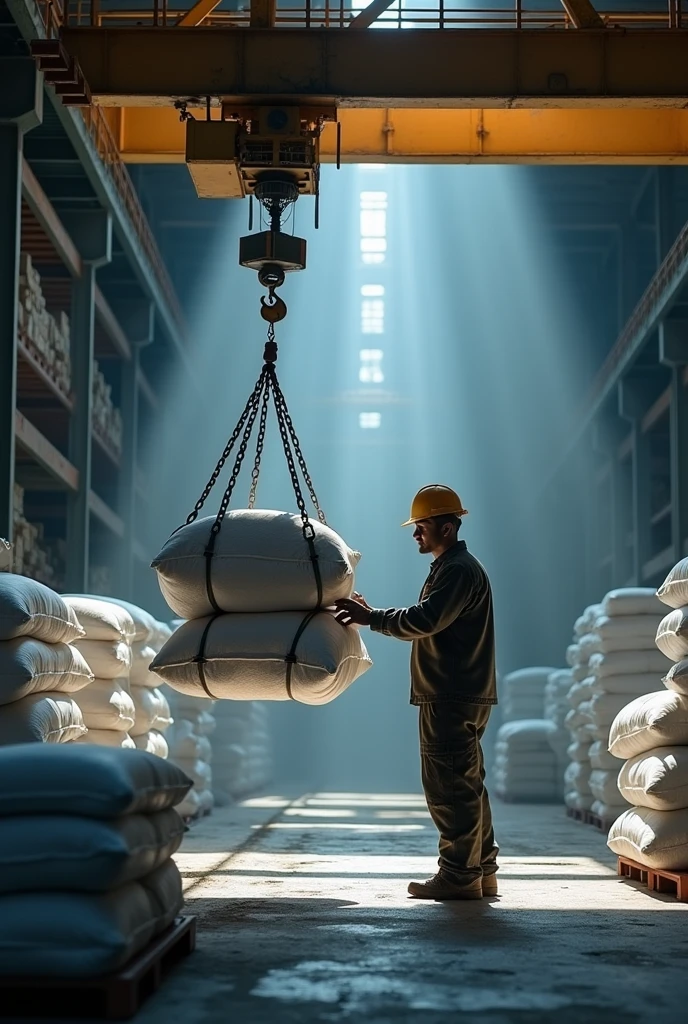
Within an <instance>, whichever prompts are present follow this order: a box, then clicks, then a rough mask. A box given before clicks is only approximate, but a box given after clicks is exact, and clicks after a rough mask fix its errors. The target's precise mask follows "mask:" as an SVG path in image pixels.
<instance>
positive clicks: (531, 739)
mask: <svg viewBox="0 0 688 1024" xmlns="http://www.w3.org/2000/svg"><path fill="white" fill-rule="evenodd" d="M553 731H554V730H553V727H552V723H551V722H549V721H547V720H546V719H544V718H529V719H523V720H521V721H518V722H507V723H506V724H505V725H502V726H500V728H499V730H498V732H497V737H496V742H497V745H498V746H499V745H503V746H504V747H508V748H509V749H511V750H514V749H518V748H533V747H535V748H539V749H540V750H546V749H547V744H548V738H549V736H550V735H551V733H552V732H553Z"/></svg>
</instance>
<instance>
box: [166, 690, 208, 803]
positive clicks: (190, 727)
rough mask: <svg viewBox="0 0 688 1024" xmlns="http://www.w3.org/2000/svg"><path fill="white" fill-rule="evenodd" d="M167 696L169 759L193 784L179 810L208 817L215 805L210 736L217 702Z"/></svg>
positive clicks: (172, 692)
mask: <svg viewBox="0 0 688 1024" xmlns="http://www.w3.org/2000/svg"><path fill="white" fill-rule="evenodd" d="M167 696H168V697H169V702H170V705H171V707H172V711H173V713H174V725H173V727H172V729H171V730H170V732H169V734H168V743H169V758H170V760H171V761H173V762H174V763H175V764H176V765H178V767H179V768H181V769H182V771H183V772H184V774H185V775H188V776H189V778H190V779H191V780H192V781H193V784H194V786H193V789H192V790H190V792H189V793H187V795H186V797H185V799H184V802H183V803H182V804H181V805H180V807H179V808H178V810H179V813H180V814H181V815H182V817H183V818H195V817H198V816H199V815H201V814H209V813H210V811H211V810H212V809H213V806H214V804H215V799H214V796H213V788H212V784H213V771H212V768H211V765H210V762H211V760H212V753H213V752H212V747H211V741H210V737H211V735H212V734H213V733H214V732H215V724H216V723H215V716H214V713H213V712H214V707H215V702H214V701H210V700H203V699H202V698H201V697H187V696H186V695H185V694H183V693H175V692H174V690H168V693H167Z"/></svg>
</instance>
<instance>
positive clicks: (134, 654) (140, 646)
mask: <svg viewBox="0 0 688 1024" xmlns="http://www.w3.org/2000/svg"><path fill="white" fill-rule="evenodd" d="M156 652H157V648H153V647H152V646H151V645H150V644H149V643H147V642H146V641H145V640H144V641H137V642H136V643H135V644H132V648H131V668H130V669H129V682H130V683H131V685H132V686H152V687H155V686H157V685H158V683H159V682H160V680H159V679H158V677H157V676H156V675H155V673H154V672H150V671H149V666H150V663H151V661H152V660H153V658H154V657H155V655H156Z"/></svg>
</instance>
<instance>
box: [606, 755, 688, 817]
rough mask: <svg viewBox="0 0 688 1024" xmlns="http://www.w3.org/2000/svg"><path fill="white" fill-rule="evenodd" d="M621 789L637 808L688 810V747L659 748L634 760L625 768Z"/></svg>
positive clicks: (620, 779)
mask: <svg viewBox="0 0 688 1024" xmlns="http://www.w3.org/2000/svg"><path fill="white" fill-rule="evenodd" d="M619 789H620V790H621V792H622V793H623V795H624V797H625V798H626V800H628V802H629V804H635V805H636V807H654V808H655V809H656V810H658V811H678V810H683V809H684V808H688V747H656V748H655V749H654V750H648V751H647V753H645V754H638V756H637V757H632V758H631V759H630V760H629V761H626V763H625V764H624V766H623V767H622V769H621V772H620V774H619Z"/></svg>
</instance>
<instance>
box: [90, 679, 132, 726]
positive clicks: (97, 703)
mask: <svg viewBox="0 0 688 1024" xmlns="http://www.w3.org/2000/svg"><path fill="white" fill-rule="evenodd" d="M77 702H78V704H79V707H80V708H81V711H82V713H83V716H84V724H85V726H86V728H87V729H88V730H89V731H90V730H91V729H114V730H115V731H117V732H129V731H130V730H131V729H132V727H133V725H134V701H133V700H132V698H131V694H130V693H129V686H128V684H127V681H126V679H95V680H94V681H93V682H92V683H91V685H90V686H87V687H86V689H85V690H82V691H81V693H80V694H79V696H78V698H77Z"/></svg>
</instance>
